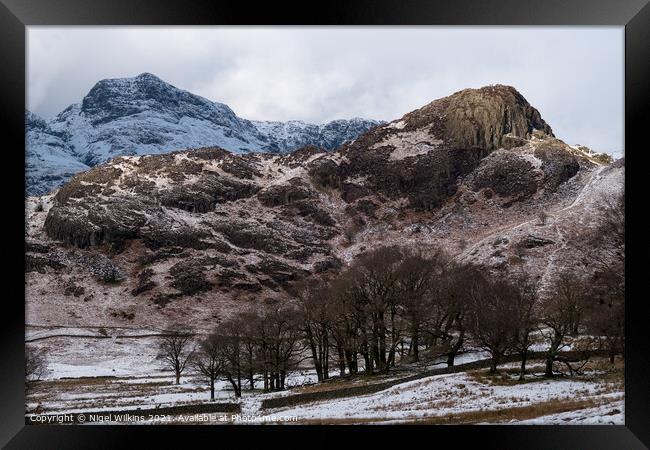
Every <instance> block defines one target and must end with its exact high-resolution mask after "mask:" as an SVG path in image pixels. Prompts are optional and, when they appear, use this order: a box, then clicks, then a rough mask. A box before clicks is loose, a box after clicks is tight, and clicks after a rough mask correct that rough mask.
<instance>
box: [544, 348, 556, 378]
mask: <svg viewBox="0 0 650 450" xmlns="http://www.w3.org/2000/svg"><path fill="white" fill-rule="evenodd" d="M554 360H555V357H554V356H553V355H551V354H550V353H549V355H548V356H547V357H546V370H545V371H544V376H546V377H552V376H553V361H554Z"/></svg>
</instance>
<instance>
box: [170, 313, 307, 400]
mask: <svg viewBox="0 0 650 450" xmlns="http://www.w3.org/2000/svg"><path fill="white" fill-rule="evenodd" d="M303 348H304V347H303V335H302V332H301V326H300V324H299V321H298V314H297V309H296V308H291V307H281V306H277V305H267V306H265V307H263V308H262V309H261V310H260V311H259V312H257V313H252V312H243V313H240V314H236V315H234V316H233V317H232V318H230V319H227V320H225V321H223V322H221V323H220V324H219V325H218V326H217V327H216V328H215V329H214V330H213V331H212V332H211V333H210V334H208V335H207V336H203V337H201V336H194V335H192V334H190V333H189V332H187V331H182V330H181V329H180V328H179V327H174V328H173V329H170V330H168V331H167V332H165V333H164V335H163V336H162V337H161V339H160V344H159V350H160V354H159V358H160V359H161V360H162V361H163V362H164V363H165V366H166V367H167V368H169V369H170V370H173V371H174V373H175V375H176V382H177V383H178V381H179V379H180V376H181V375H182V374H183V372H184V371H185V369H186V368H189V369H190V370H191V371H192V373H193V374H194V375H197V376H198V377H199V378H201V379H203V380H205V382H207V383H208V384H209V386H210V399H211V400H214V394H215V383H216V381H218V380H225V381H227V382H228V383H229V384H230V386H231V387H232V390H233V392H234V393H235V396H236V397H241V392H242V385H246V384H248V387H249V389H254V388H255V382H256V380H260V379H261V382H262V385H263V388H264V390H265V391H275V390H283V389H284V388H285V386H286V379H287V375H288V374H289V373H290V372H291V371H293V370H294V369H295V368H296V367H297V365H298V363H299V362H300V361H301V357H302V356H301V355H302V353H303Z"/></svg>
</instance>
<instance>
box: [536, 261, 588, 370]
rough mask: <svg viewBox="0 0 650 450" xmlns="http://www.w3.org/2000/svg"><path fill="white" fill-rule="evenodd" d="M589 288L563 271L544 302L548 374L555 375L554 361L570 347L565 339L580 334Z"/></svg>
mask: <svg viewBox="0 0 650 450" xmlns="http://www.w3.org/2000/svg"><path fill="white" fill-rule="evenodd" d="M584 294H585V286H584V284H583V282H582V280H581V279H580V278H579V277H578V276H577V275H576V274H574V273H571V272H563V273H561V274H560V275H559V276H558V277H557V279H556V280H555V282H554V284H553V287H552V289H551V292H550V294H549V295H547V296H546V298H544V300H543V301H542V324H543V325H544V326H545V327H546V329H543V330H542V334H543V335H544V336H545V338H546V339H547V340H548V341H549V348H548V351H547V356H546V370H545V375H546V376H548V377H551V376H553V362H554V361H555V360H556V359H557V357H558V354H559V352H560V351H561V350H562V349H563V348H564V347H566V346H567V343H566V342H565V337H566V336H568V335H570V334H573V333H575V332H577V331H578V327H579V324H580V322H581V320H582V319H583V315H584V310H585V295H584Z"/></svg>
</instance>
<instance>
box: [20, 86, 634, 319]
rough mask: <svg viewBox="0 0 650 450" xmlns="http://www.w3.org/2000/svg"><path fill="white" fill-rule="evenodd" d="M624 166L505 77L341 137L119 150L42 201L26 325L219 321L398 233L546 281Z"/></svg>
mask: <svg viewBox="0 0 650 450" xmlns="http://www.w3.org/2000/svg"><path fill="white" fill-rule="evenodd" d="M144 148H147V147H144ZM623 178H624V164H623V161H622V160H621V161H618V162H617V163H614V164H610V162H609V161H607V160H606V158H604V157H602V156H598V155H594V154H592V153H591V152H589V151H587V150H584V149H582V148H574V147H571V146H569V145H567V144H565V143H564V142H562V141H561V140H559V139H557V138H555V137H554V136H553V132H552V130H551V128H550V127H549V125H548V124H546V122H544V120H543V119H542V118H541V116H540V114H539V112H538V111H537V110H536V109H535V108H534V107H532V106H531V105H529V104H528V102H527V101H526V100H525V99H524V98H523V97H522V96H521V94H519V93H518V92H517V91H516V90H515V89H514V88H512V87H508V86H500V85H497V86H489V87H485V88H481V89H467V90H463V91H460V92H457V93H455V94H453V95H451V96H449V97H446V98H443V99H439V100H435V101H433V102H431V103H429V104H428V105H426V106H424V107H422V108H420V109H418V110H416V111H413V112H411V113H408V114H406V115H405V116H404V117H402V118H400V119H399V120H395V121H393V122H390V123H387V124H383V125H380V126H378V127H375V128H373V129H371V130H370V131H368V132H367V133H365V134H363V135H361V136H360V137H358V138H357V139H356V140H353V141H351V142H349V143H346V144H344V145H342V146H341V147H339V148H338V149H337V150H336V151H333V152H327V151H325V150H323V149H319V148H317V147H309V146H308V147H304V148H302V149H299V150H297V151H294V152H293V153H291V154H288V155H276V154H268V153H250V154H233V153H231V152H228V151H226V150H224V149H222V148H218V147H207V148H200V149H193V150H186V151H179V152H172V153H166V154H160V155H133V156H120V157H117V158H114V159H112V160H111V161H109V162H106V163H103V164H99V165H97V166H95V167H93V168H92V169H90V170H88V171H86V172H83V173H80V174H78V175H76V176H74V177H73V178H72V179H71V180H70V182H68V183H67V184H65V185H64V186H63V187H62V188H60V189H59V190H57V191H56V192H54V193H53V194H51V195H48V196H44V197H40V198H30V199H29V201H28V206H27V217H28V221H29V228H28V230H27V268H26V270H27V274H26V281H27V322H28V324H33V325H47V324H56V325H58V326H71V327H79V326H100V325H101V326H128V327H135V328H137V327H150V328H156V327H160V326H162V324H165V323H168V322H170V321H173V320H178V319H182V320H184V321H187V322H188V323H190V322H191V323H192V325H193V327H196V328H198V329H208V328H210V327H212V326H213V325H214V321H215V319H216V318H224V317H227V316H229V315H230V314H232V313H233V312H235V311H239V310H242V309H247V308H254V307H255V305H258V304H259V303H260V302H263V301H268V300H270V299H277V300H281V301H284V300H287V299H290V298H291V297H292V286H293V283H294V282H296V281H298V280H301V279H304V278H311V277H318V276H320V275H322V274H324V273H336V272H337V271H338V270H340V269H341V268H342V267H345V266H346V265H347V264H349V263H350V262H351V261H352V260H353V259H354V258H355V256H356V255H358V254H360V253H362V252H364V251H366V250H369V249H371V248H374V247H378V246H382V245H388V244H394V243H396V244H400V245H411V246H414V247H417V248H421V249H427V248H434V247H439V248H443V249H445V250H446V251H447V252H449V253H450V254H451V255H452V256H453V257H454V258H456V259H457V260H459V261H464V260H471V261H472V262H473V263H476V264H480V265H483V266H485V267H486V268H488V269H489V270H493V271H495V272H500V273H503V274H508V273H511V272H515V271H520V270H524V271H525V272H527V273H530V274H531V275H533V276H535V277H536V278H537V279H538V280H539V281H540V283H542V285H543V284H544V283H545V281H546V276H547V274H548V273H549V271H550V270H551V269H553V268H555V267H556V266H557V265H558V264H568V263H570V261H572V258H573V257H574V256H575V250H576V249H575V245H576V242H578V241H577V239H578V238H579V236H580V234H581V233H585V232H587V231H588V230H589V228H590V227H591V226H593V225H594V224H595V223H596V222H597V221H598V212H597V211H596V210H595V209H594V208H593V205H594V204H595V203H596V202H597V201H599V200H600V199H602V198H605V197H606V196H608V195H614V194H615V193H616V192H618V191H619V190H620V189H622V187H623ZM541 212H543V213H544V215H545V220H544V221H543V223H542V221H540V220H539V218H538V216H539V215H540V213H541Z"/></svg>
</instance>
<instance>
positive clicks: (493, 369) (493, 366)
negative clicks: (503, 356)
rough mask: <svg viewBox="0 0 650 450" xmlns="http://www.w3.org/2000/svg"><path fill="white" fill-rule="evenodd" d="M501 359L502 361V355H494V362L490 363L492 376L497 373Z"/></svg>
mask: <svg viewBox="0 0 650 450" xmlns="http://www.w3.org/2000/svg"><path fill="white" fill-rule="evenodd" d="M499 359H500V355H497V354H493V355H492V361H491V362H490V373H491V374H495V373H497V366H498V365H499Z"/></svg>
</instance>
